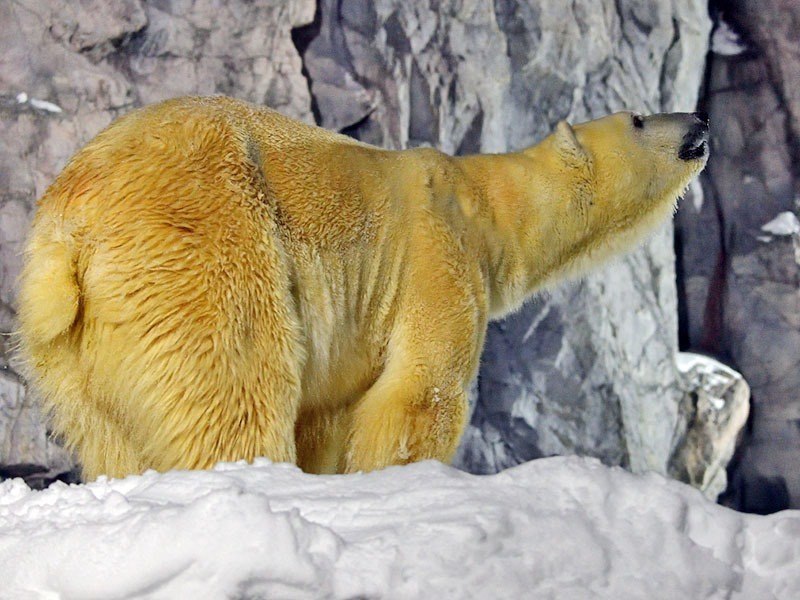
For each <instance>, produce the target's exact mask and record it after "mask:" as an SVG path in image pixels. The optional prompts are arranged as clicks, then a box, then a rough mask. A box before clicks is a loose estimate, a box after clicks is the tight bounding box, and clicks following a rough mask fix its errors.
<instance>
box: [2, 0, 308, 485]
mask: <svg viewBox="0 0 800 600" xmlns="http://www.w3.org/2000/svg"><path fill="white" fill-rule="evenodd" d="M314 8H315V5H314V2H313V0H293V1H291V2H282V3H276V2H269V1H261V2H246V1H244V0H242V1H234V2H228V3H224V4H222V5H221V6H220V4H219V3H218V2H213V1H211V0H164V1H158V2H156V1H153V2H143V1H141V0H123V1H119V2H105V1H104V0H86V1H82V2H72V1H70V0H54V1H49V2H39V1H37V0H6V1H4V2H0V56H2V57H3V58H2V59H0V139H2V140H3V144H0V265H1V267H0V332H2V335H0V344H1V345H0V350H2V352H1V353H0V361H2V362H0V465H2V467H0V476H3V475H5V476H8V475H24V476H26V477H27V478H28V480H29V481H30V482H32V483H34V484H36V483H37V482H38V481H39V480H45V481H46V480H48V479H52V478H53V477H58V476H64V474H68V473H69V471H70V470H71V468H72V464H71V459H70V457H69V456H67V455H66V453H65V452H64V451H63V450H61V449H60V448H59V447H58V445H57V444H55V443H53V441H52V440H50V439H49V438H48V436H47V432H46V429H45V427H44V426H43V425H42V420H41V418H40V416H39V413H38V411H37V409H36V404H35V402H34V401H33V399H32V398H31V397H30V396H29V395H28V393H27V391H26V390H25V387H24V385H23V382H22V381H21V380H20V378H19V376H18V375H17V374H16V371H15V370H14V365H13V362H12V358H11V353H10V338H9V336H8V332H10V331H12V330H13V327H14V314H15V313H14V300H13V296H14V292H13V290H14V282H15V280H16V278H17V275H18V274H19V268H20V251H21V248H22V243H23V240H24V237H25V232H26V230H27V225H28V222H29V221H30V219H31V216H32V212H33V207H34V202H35V199H36V198H38V197H39V196H40V195H41V194H42V192H43V191H44V189H45V188H46V186H47V185H48V184H49V183H50V182H51V181H52V180H53V179H54V178H55V176H56V175H57V174H58V172H59V171H60V170H61V168H62V167H63V166H64V164H65V163H66V161H67V159H68V158H69V157H70V156H71V155H72V154H73V153H74V152H75V151H76V150H77V149H78V148H80V147H81V146H82V145H83V144H85V143H86V142H87V141H89V140H90V139H91V138H92V137H94V135H95V134H97V133H98V132H99V131H100V130H101V129H102V128H103V127H105V126H106V125H108V124H109V123H110V122H111V121H112V120H113V119H114V118H115V117H117V116H119V115H120V114H123V113H125V112H127V111H129V110H131V109H132V108H135V107H137V106H140V105H142V104H148V103H151V102H156V101H158V100H163V99H165V98H169V97H172V96H176V95H181V94H211V93H225V94H231V95H235V96H238V97H240V98H244V99H246V100H249V101H251V102H257V103H259V104H268V105H270V106H274V107H276V108H278V109H279V110H281V111H283V112H285V113H286V114H289V115H291V116H294V117H298V118H300V119H304V120H306V121H309V122H311V121H312V120H313V118H312V115H311V99H310V96H309V91H308V84H307V82H306V80H305V78H304V77H303V75H302V73H301V70H302V65H301V62H300V56H299V55H298V53H297V50H296V49H295V47H294V45H293V43H292V40H291V31H292V28H293V27H297V26H300V25H304V24H306V23H309V22H311V20H312V19H313V17H314Z"/></svg>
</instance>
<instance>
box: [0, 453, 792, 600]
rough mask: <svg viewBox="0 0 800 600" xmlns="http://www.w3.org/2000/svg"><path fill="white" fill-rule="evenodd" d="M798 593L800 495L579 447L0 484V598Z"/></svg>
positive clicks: (786, 595)
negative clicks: (540, 455)
mask: <svg viewBox="0 0 800 600" xmlns="http://www.w3.org/2000/svg"><path fill="white" fill-rule="evenodd" d="M487 594H488V595H490V596H491V597H493V598H523V597H524V598H558V599H569V598H575V599H584V598H614V599H627V598H670V599H673V598H730V597H733V598H759V599H769V598H797V597H800V512H798V511H787V512H783V513H778V514H775V515H771V516H769V517H760V516H754V515H744V514H740V513H736V512H733V511H731V510H728V509H725V508H723V507H720V506H718V505H715V504H713V503H711V502H709V501H708V500H706V499H704V498H703V496H702V495H701V494H700V492H698V491H696V490H694V489H692V488H690V487H688V486H685V485H683V484H679V483H676V482H674V481H670V480H667V479H664V478H662V477H660V476H657V475H645V476H635V475H631V474H629V473H627V472H625V471H622V470H621V469H617V468H613V469H610V468H607V467H604V466H602V465H601V464H600V463H599V462H597V461H594V460H588V459H579V458H552V459H546V460H539V461H534V462H531V463H527V464H524V465H520V466H518V467H515V468H513V469H509V470H507V471H505V472H503V473H500V474H498V475H491V476H474V475H468V474H465V473H462V472H460V471H457V470H455V469H452V468H450V467H446V466H443V465H441V464H439V463H434V462H427V463H419V464H415V465H410V466H407V467H394V468H389V469H386V470H384V471H380V472H376V473H370V474H357V475H347V476H343V475H340V476H313V475H306V474H304V473H302V472H300V471H299V470H298V469H297V468H295V467H293V466H289V465H283V464H271V463H269V462H267V461H257V462H256V463H255V464H253V465H246V464H243V463H235V464H222V465H219V466H218V467H217V468H216V469H215V470H214V471H198V472H170V473H166V474H157V473H154V472H148V473H146V474H144V475H142V476H136V477H128V478H126V479H123V480H111V481H108V480H100V481H97V482H95V483H91V484H87V485H73V486H67V485H63V484H61V485H58V484H57V485H54V486H52V487H50V488H49V489H47V490H44V491H39V492H37V491H31V490H30V489H29V488H28V487H27V486H26V485H25V484H24V483H23V482H22V481H21V480H12V481H6V482H4V483H2V484H0V598H3V599H7V598H8V599H14V600H17V599H24V598H84V599H91V598H97V599H100V598H102V599H110V598H134V597H135V598H164V599H167V598H168V599H174V598H197V599H200V598H239V599H243V598H250V599H254V598H356V597H358V598H362V597H366V598H422V597H429V598H485V597H487Z"/></svg>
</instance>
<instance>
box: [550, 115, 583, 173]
mask: <svg viewBox="0 0 800 600" xmlns="http://www.w3.org/2000/svg"><path fill="white" fill-rule="evenodd" d="M553 135H554V137H555V142H556V148H557V149H558V152H559V154H561V155H562V156H563V157H564V159H565V160H566V161H567V162H569V163H572V164H581V163H585V162H588V160H589V156H588V155H587V154H586V150H584V148H583V146H581V143H580V142H579V141H578V138H577V137H576V136H575V130H573V129H572V126H571V125H570V124H569V123H567V122H566V121H559V122H558V125H556V131H555V133H554V134H553Z"/></svg>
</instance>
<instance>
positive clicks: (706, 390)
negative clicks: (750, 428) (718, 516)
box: [669, 352, 750, 500]
mask: <svg viewBox="0 0 800 600" xmlns="http://www.w3.org/2000/svg"><path fill="white" fill-rule="evenodd" d="M677 364H678V370H679V371H680V374H681V383H682V390H683V398H682V400H681V406H680V414H681V427H680V428H679V429H678V431H676V436H675V437H676V442H675V449H674V451H673V454H672V457H671V458H670V464H669V474H670V475H671V476H672V477H674V478H675V479H678V480H680V481H684V482H686V483H689V484H691V485H693V486H694V487H696V488H698V489H699V490H701V491H702V492H703V493H704V494H705V495H706V496H707V497H708V498H709V499H711V500H716V499H717V497H718V496H719V495H720V494H721V493H722V492H724V491H725V488H726V487H727V486H728V477H727V471H726V467H727V466H728V462H729V461H730V459H731V457H732V456H733V453H734V451H735V450H736V445H737V442H738V440H739V437H740V434H741V432H742V427H743V426H744V424H745V422H746V421H747V415H748V414H749V412H750V387H749V386H748V385H747V382H746V381H745V380H744V378H743V377H742V375H741V373H737V372H736V371H734V370H733V369H731V368H730V367H727V366H725V365H723V364H722V363H720V362H719V361H716V360H714V359H713V358H710V357H707V356H703V355H701V354H693V353H690V352H681V353H679V354H678V361H677Z"/></svg>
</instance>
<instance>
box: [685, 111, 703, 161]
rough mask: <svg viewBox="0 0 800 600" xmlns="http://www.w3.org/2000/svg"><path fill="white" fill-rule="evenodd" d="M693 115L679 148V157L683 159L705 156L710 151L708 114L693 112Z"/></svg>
mask: <svg viewBox="0 0 800 600" xmlns="http://www.w3.org/2000/svg"><path fill="white" fill-rule="evenodd" d="M692 117H694V118H693V119H692V124H691V125H689V131H687V132H686V134H685V135H684V136H683V139H682V140H681V147H680V149H679V150H678V158H680V159H681V160H696V159H698V158H704V157H705V156H706V154H707V153H708V115H706V114H705V113H693V114H692Z"/></svg>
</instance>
